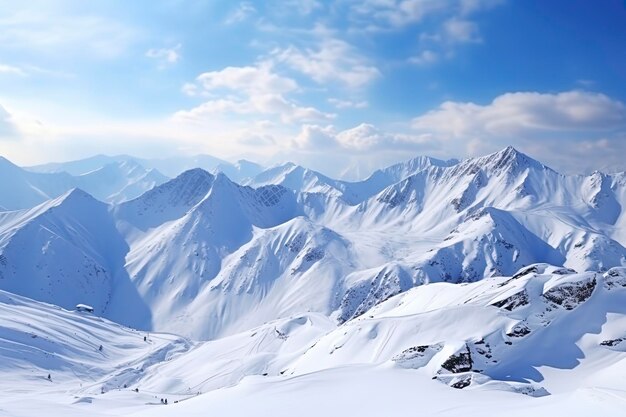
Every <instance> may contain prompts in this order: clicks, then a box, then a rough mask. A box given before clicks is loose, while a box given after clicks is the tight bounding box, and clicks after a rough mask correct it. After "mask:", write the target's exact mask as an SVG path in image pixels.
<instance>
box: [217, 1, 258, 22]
mask: <svg viewBox="0 0 626 417" xmlns="http://www.w3.org/2000/svg"><path fill="white" fill-rule="evenodd" d="M256 11H257V10H256V8H255V7H254V5H253V4H252V3H250V2H249V1H244V2H241V3H239V5H238V6H237V8H236V9H235V10H234V11H233V12H232V13H231V14H230V15H229V16H228V17H227V18H226V21H225V22H224V23H225V24H227V25H232V24H235V23H240V22H243V21H244V20H247V19H248V18H249V17H250V16H252V15H253V14H255V13H256Z"/></svg>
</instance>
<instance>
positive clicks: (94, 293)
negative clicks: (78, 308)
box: [0, 189, 128, 313]
mask: <svg viewBox="0 0 626 417" xmlns="http://www.w3.org/2000/svg"><path fill="white" fill-rule="evenodd" d="M0 225H1V226H0V285H1V286H2V288H3V289H5V290H9V291H11V292H14V293H16V294H23V295H27V296H29V297H34V298H37V299H38V300H42V301H47V302H52V303H55V304H57V305H60V306H63V307H65V308H72V307H74V306H75V305H76V304H77V303H88V304H90V305H92V306H93V307H94V308H95V309H96V311H98V312H100V313H101V312H102V311H103V310H104V309H105V308H106V306H107V304H108V303H109V301H110V298H111V294H112V291H113V287H114V285H115V281H114V278H113V275H114V274H115V273H116V272H117V270H118V269H119V268H121V266H122V265H121V264H120V260H121V259H123V257H124V254H125V253H126V251H127V248H128V246H127V245H126V242H125V241H124V239H123V238H122V237H121V236H120V234H119V233H118V231H117V229H116V227H115V224H114V222H113V221H112V219H111V217H110V216H109V213H108V210H107V206H106V205H105V204H103V203H101V202H99V201H97V200H95V199H94V198H93V197H91V196H90V195H89V194H87V193H85V192H83V191H81V190H78V189H74V190H72V191H69V192H68V193H66V194H64V195H63V196H61V197H59V198H57V199H55V200H51V201H49V202H46V203H44V204H42V205H40V206H37V207H35V208H33V209H31V210H26V211H16V212H9V213H2V214H0Z"/></svg>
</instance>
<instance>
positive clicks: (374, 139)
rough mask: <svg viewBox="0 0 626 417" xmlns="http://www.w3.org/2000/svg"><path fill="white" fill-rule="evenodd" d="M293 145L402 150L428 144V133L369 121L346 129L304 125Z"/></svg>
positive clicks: (359, 150) (321, 149) (364, 150)
mask: <svg viewBox="0 0 626 417" xmlns="http://www.w3.org/2000/svg"><path fill="white" fill-rule="evenodd" d="M293 144H294V146H295V147H296V148H297V149H303V150H308V151H313V152H324V151H325V150H328V149H329V148H332V149H333V150H335V151H340V152H341V151H343V152H347V153H354V152H357V153H359V154H362V155H364V154H368V153H371V152H372V151H376V152H380V151H383V152H386V151H392V152H398V151H400V152H406V151H407V150H413V151H415V150H419V149H426V148H430V147H432V146H433V145H434V144H433V142H432V138H431V137H430V136H429V135H410V134H402V133H390V132H384V131H382V130H380V129H378V128H377V127H375V126H374V125H372V124H369V123H361V124H359V125H357V126H355V127H352V128H350V129H345V130H342V131H337V130H336V129H335V128H334V127H333V126H330V125H329V126H319V125H304V126H302V129H301V131H300V133H299V134H298V135H297V136H296V138H295V140H294V142H293Z"/></svg>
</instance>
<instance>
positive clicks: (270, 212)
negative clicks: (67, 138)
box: [0, 147, 626, 415]
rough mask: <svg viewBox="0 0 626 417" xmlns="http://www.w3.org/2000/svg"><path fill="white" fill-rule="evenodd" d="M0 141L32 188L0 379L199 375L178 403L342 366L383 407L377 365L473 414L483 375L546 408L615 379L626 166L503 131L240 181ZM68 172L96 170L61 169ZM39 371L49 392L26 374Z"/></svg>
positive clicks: (334, 381)
mask: <svg viewBox="0 0 626 417" xmlns="http://www.w3.org/2000/svg"><path fill="white" fill-rule="evenodd" d="M0 162H2V164H0V169H1V170H2V172H4V173H5V174H6V175H7V176H10V177H11V178H15V181H10V182H5V183H4V185H3V187H5V188H4V189H2V190H0V191H2V193H0V198H2V199H4V200H2V201H10V202H12V203H11V204H14V207H13V208H16V207H15V206H19V205H20V204H21V205H23V206H26V207H28V208H25V209H21V210H13V211H7V212H2V213H0V311H1V312H2V315H1V316H0V346H3V349H2V350H0V357H1V358H2V360H0V363H1V364H2V365H0V373H2V372H4V373H5V374H4V375H7V379H8V378H9V377H8V376H9V375H14V376H16V378H17V382H18V386H21V387H30V388H28V389H25V390H22V391H20V390H19V389H17V391H16V390H12V389H11V388H10V387H7V389H8V390H10V391H11V392H13V393H14V395H15V396H16V398H20V399H28V400H29V401H31V400H32V401H33V403H34V404H38V405H39V406H40V407H42V406H44V404H46V402H47V401H50V402H53V403H54V404H55V407H56V406H59V404H60V403H63V404H64V405H63V407H62V409H63V410H64V412H67V413H69V414H72V413H80V412H83V414H84V413H85V412H87V413H89V414H94V413H97V412H100V411H102V410H103V409H102V408H101V407H103V406H104V405H103V404H111V403H113V404H115V406H116V407H119V410H120V411H119V413H126V412H125V411H122V410H129V409H131V410H132V411H133V412H134V411H142V410H143V409H142V407H144V406H145V404H146V403H151V402H154V403H157V404H158V403H159V402H158V397H159V396H168V397H170V398H172V399H177V400H178V399H189V398H190V397H191V396H196V395H198V394H200V393H207V392H208V394H206V396H205V395H201V396H200V397H199V398H197V399H193V400H192V399H190V400H189V401H188V402H185V404H184V405H183V404H181V405H180V407H181V408H177V407H179V406H178V405H177V407H172V410H175V411H172V413H174V414H176V413H178V415H179V414H181V413H182V414H186V415H187V414H190V415H191V414H193V413H198V412H200V410H206V409H207V408H210V409H212V410H220V409H221V410H225V408H224V407H225V405H226V404H227V403H231V404H232V402H233V401H232V400H233V399H236V398H241V397H242V396H243V397H247V396H249V395H253V394H252V393H251V391H254V392H262V393H267V395H274V396H276V398H279V399H281V400H282V401H286V398H287V396H295V398H299V399H300V400H304V399H302V398H301V396H302V395H301V394H300V393H299V391H298V387H299V386H300V385H299V384H303V383H306V384H309V385H311V386H320V387H324V388H320V390H321V391H320V393H321V394H320V395H323V393H328V392H329V391H327V390H328V389H334V390H340V389H341V388H340V387H341V386H342V385H341V384H343V386H346V385H347V386H350V384H353V383H356V385H355V387H358V388H354V387H353V388H349V389H347V390H348V391H347V393H349V395H351V396H353V397H354V398H359V399H360V402H359V403H362V404H365V405H367V406H365V405H364V406H363V409H362V410H360V411H361V412H362V413H363V415H377V413H376V412H375V411H376V410H379V408H377V407H379V406H378V405H377V403H376V401H374V399H373V398H372V395H373V392H371V391H369V388H368V384H375V385H376V383H375V382H376V381H377V380H380V381H385V384H386V385H387V386H388V387H387V388H386V389H388V394H389V395H391V394H392V393H397V392H405V391H406V386H407V385H409V386H412V387H413V386H418V387H420V389H423V390H426V391H427V392H429V393H436V395H435V397H436V398H438V399H439V400H440V401H441V402H442V404H443V403H448V402H451V403H455V404H457V403H458V404H464V405H467V407H469V409H471V410H478V411H476V415H485V412H486V410H487V408H485V407H486V406H485V405H484V404H483V403H482V402H480V401H483V400H480V399H487V398H489V399H492V398H494V396H495V398H498V401H502V404H509V403H515V404H518V405H519V406H520V407H522V409H527V408H528V406H529V404H528V403H526V401H527V400H526V399H520V398H531V397H542V398H539V399H533V401H539V402H541V401H543V403H541V404H544V407H545V409H551V407H552V410H555V409H556V410H559V409H560V408H559V404H562V402H567V401H568V398H569V397H568V396H574V397H575V398H581V395H583V396H584V393H585V392H588V391H586V390H589V389H593V390H597V389H598V387H604V388H602V389H610V390H611V391H610V392H611V393H612V394H611V395H613V397H611V398H613V399H612V400H610V401H609V406H608V408H607V412H613V411H615V410H616V409H615V408H614V407H613V405H614V404H618V402H616V401H615V399H614V395H617V396H618V398H620V396H622V397H624V398H626V393H625V392H624V391H623V390H621V391H619V389H620V388H619V387H620V386H623V384H622V382H623V381H622V380H623V377H622V376H621V375H623V371H624V366H623V364H624V363H626V362H624V361H625V360H626V357H625V356H624V349H623V348H622V344H624V343H626V311H625V310H624V309H623V307H622V306H623V305H626V303H625V301H626V300H625V298H624V297H625V296H626V292H625V291H626V290H625V288H626V269H625V268H624V267H626V248H625V247H624V246H625V245H626V215H625V214H624V210H623V207H624V205H625V204H626V176H625V174H624V173H617V174H611V175H607V174H603V173H600V172H594V173H593V174H591V175H587V176H565V175H561V174H559V173H557V172H555V171H554V170H552V169H550V168H549V167H546V166H544V165H542V164H541V163H540V162H538V161H535V160H533V159H532V158H530V157H528V156H526V155H524V154H522V153H520V152H518V151H517V150H515V149H513V148H511V147H509V148H506V149H503V150H502V151H499V152H496V153H493V154H491V155H487V156H484V157H479V158H470V159H466V160H463V161H446V162H444V161H437V160H434V159H430V158H416V159H414V160H411V161H408V162H407V163H404V164H398V165H395V166H392V167H390V168H388V169H384V170H380V171H377V172H376V173H374V174H373V175H372V176H371V177H369V178H368V179H366V180H364V181H361V182H353V183H350V182H345V181H338V180H334V179H332V178H329V177H326V176H323V175H322V174H319V173H317V172H314V171H311V170H308V169H306V168H303V167H299V166H296V165H293V164H285V165H281V166H277V167H273V168H270V169H267V170H265V171H263V172H260V173H256V175H254V178H253V179H251V180H249V181H242V182H243V183H244V184H247V185H241V184H240V183H238V182H236V181H233V180H232V179H231V178H229V177H228V176H227V175H224V174H223V173H216V172H208V171H207V170H204V169H202V168H193V169H190V170H187V171H185V172H183V173H182V174H180V175H178V176H176V177H175V178H173V179H171V180H167V181H166V179H165V178H164V177H163V176H162V175H160V174H158V172H157V171H155V170H153V169H150V168H148V169H146V168H143V166H142V165H138V163H137V161H133V160H124V161H108V162H107V164H105V165H104V166H100V167H99V168H96V169H94V170H91V171H88V172H83V173H80V174H79V175H70V174H68V173H34V172H30V171H26V170H23V169H20V168H19V167H16V166H14V165H13V164H10V163H9V162H8V161H5V160H3V161H0ZM92 162H93V163H94V164H100V163H102V162H103V161H102V160H99V159H98V158H95V159H94V160H93V161H91V160H89V161H87V162H85V161H83V162H81V163H80V164H78V163H77V165H75V166H74V168H75V169H77V170H79V169H84V168H86V167H87V165H88V164H90V163H92ZM81 164H82V165H81ZM240 167H241V170H240V172H242V173H243V172H246V173H253V172H254V171H255V170H258V167H256V166H252V167H251V166H248V165H246V164H245V163H242V164H241V165H240ZM70 168H71V167H70ZM74 168H71V169H74ZM75 173H76V172H75ZM242 175H243V174H242ZM246 175H247V174H246ZM62 180H63V181H67V183H63V182H62ZM59 184H62V185H63V186H60V185H59ZM77 184H79V185H80V186H81V187H82V188H84V189H85V190H91V192H90V193H88V192H87V191H82V190H80V189H75V188H72V189H69V191H68V190H67V189H65V188H64V187H71V186H76V185H77ZM46 186H47V187H49V188H46ZM54 187H57V188H54ZM53 191H54V193H58V195H59V196H58V197H55V198H53V199H47V197H48V196H50V194H54V193H53ZM144 191H145V192H144ZM140 192H142V193H141V195H138V196H135V197H134V198H130V196H132V195H133V194H139V193H140ZM92 195H93V196H92ZM18 197H19V198H18ZM96 197H97V198H96ZM99 199H101V200H106V201H108V202H109V203H105V202H102V201H99ZM40 200H41V201H42V202H40V204H38V205H37V203H38V202H39V201H40ZM43 200H45V201H43ZM16 202H18V203H19V204H18V203H16ZM7 208H8V207H7ZM35 300H36V301H35ZM42 302H47V303H51V304H55V305H56V306H59V307H53V306H48V305H45V304H42ZM78 303H84V304H88V305H90V306H92V307H93V309H94V314H95V315H97V316H102V317H104V318H106V319H104V318H103V319H96V318H89V317H88V316H87V317H83V316H82V315H77V314H79V313H76V312H74V313H72V312H70V311H69V310H73V309H74V308H75V306H76V305H77V304H78ZM61 308H62V309H61ZM63 309H64V310H63ZM81 314H87V313H81ZM24 317H25V318H24ZM124 325H125V326H130V327H132V328H135V329H138V330H139V331H141V333H138V332H137V331H134V330H132V329H130V328H125V327H123V326H124ZM147 332H151V333H150V334H148V333H147ZM153 332H170V333H175V334H178V335H181V337H175V336H169V335H162V334H153ZM71 335H73V337H72V336H71ZM144 336H145V340H144V339H143V337H144ZM186 338H191V339H195V340H200V341H202V342H198V343H196V342H191V341H189V340H188V339H186ZM100 345H102V346H103V348H102V350H101V349H100V348H99V346H100ZM94 346H97V347H96V348H95V350H94ZM125 350H127V351H125ZM5 358H6V360H4V359H5ZM78 358H84V360H82V361H81V360H79V359H78ZM89 369H93V372H92V373H90V371H89ZM46 373H50V374H54V375H53V378H52V381H50V380H48V379H47V378H46V377H45V375H46ZM57 381H58V382H59V384H60V385H58V386H56V385H54V384H55V383H56V382H57ZM357 381H358V382H357ZM620 381H622V382H620ZM340 382H341V384H340ZM40 384H48V385H45V386H46V387H48V388H46V389H44V392H45V393H46V394H45V395H44V396H43V399H39V398H32V397H29V396H28V395H27V394H24V392H26V393H29V392H32V390H34V389H40V388H42V387H43V386H44V385H41V386H40ZM51 384H52V385H51ZM620 384H622V385H620ZM124 385H126V387H124ZM281 387H282V388H281ZM289 387H293V389H291V388H289ZM450 387H452V388H462V390H452V389H450ZM607 387H608V388H607ZM124 388H126V389H124ZM218 388H221V390H219V391H216V390H217V389H218ZM131 389H139V390H140V392H136V391H130V390H131ZM281 389H282V391H281ZM118 390H119V391H118ZM277 390H278V391H277ZM294 390H295V391H294ZM441 390H443V391H441ZM616 390H617V391H616ZM460 391H462V392H466V391H470V392H472V395H471V396H469V397H468V396H465V394H458V393H457V392H460ZM68 392H69V393H70V395H71V396H74V397H75V398H74V399H75V400H76V401H75V404H71V403H69V402H68V400H67V393H68ZM453 392H454V393H453ZM594 392H596V391H594ZM603 392H604V391H603ZM607 392H608V391H607ZM408 394H409V393H408V392H407V395H408ZM519 394H526V395H519ZM549 394H553V395H549ZM24 395H27V396H26V397H23V396H24ZM607 395H609V394H607ZM155 396H156V397H155ZM544 397H545V398H549V399H548V400H543V398H544ZM602 398H604V397H602ZM229 399H230V400H231V401H229ZM477 399H478V400H477ZM155 400H156V401H155ZM42 401H43V402H42ZM107 401H108V402H107ZM258 401H259V404H260V405H259V407H261V408H263V407H268V408H267V409H266V410H267V411H268V412H269V411H270V410H271V408H269V407H271V406H275V405H276V404H277V402H276V401H274V400H268V399H259V400H258ZM476 401H478V402H476ZM555 401H556V402H555ZM235 402H237V401H235ZM589 403H592V404H595V403H594V401H586V402H585V403H584V404H589ZM94 404H95V405H94ZM99 404H101V405H99ZM394 404H399V405H398V406H399V407H400V406H401V407H400V408H398V409H406V407H407V406H408V405H407V404H406V403H405V399H401V400H400V401H399V403H398V402H397V401H396V402H394ZM437 404H439V403H438V402H435V403H432V402H429V403H428V404H427V406H425V407H426V409H429V410H434V411H433V412H435V411H437V412H445V409H444V408H442V407H440V406H438V405H437ZM568 404H569V403H568ZM571 404H574V405H572V406H571V407H570V406H569V405H568V407H570V408H567V410H570V411H573V412H578V411H580V410H583V411H584V410H585V408H584V407H583V408H579V407H578V405H579V403H577V402H576V401H574V402H572V403H571ZM338 406H341V405H340V404H338ZM16 407H17V406H16V404H15V403H13V402H11V401H8V402H7V401H3V400H2V398H1V396H0V409H7V410H17V409H18V408H16ZM125 407H129V408H125ZM238 407H239V409H238V411H237V413H238V414H242V415H243V414H246V413H249V412H250V409H248V408H247V406H245V404H244V405H239V406H238ZM322 408H323V407H322ZM287 409H290V408H289V407H287ZM462 409H464V410H465V411H464V413H465V414H467V410H466V409H465V408H463V407H462ZM542 409H544V408H542ZM87 410H88V411H87ZM320 410H321V409H320V405H319V404H311V407H310V410H309V409H307V412H308V413H309V415H315V414H316V413H317V412H319V411H320ZM390 410H394V408H393V407H391V408H390ZM144 411H145V410H144ZM273 411H274V414H276V413H275V411H276V410H273ZM326 411H329V410H326ZM379 411H381V410H379ZM561 411H562V410H561ZM587 411H588V409H587ZM9 412H10V411H9ZM103 412H104V411H103ZM152 412H154V411H151V413H152ZM381 412H382V411H381ZM159 413H164V415H169V413H170V411H169V409H168V410H166V411H159ZM237 413H235V414H237ZM278 415H281V413H280V412H278ZM452 415H458V414H454V413H453V414H452ZM470 415H471V414H470Z"/></svg>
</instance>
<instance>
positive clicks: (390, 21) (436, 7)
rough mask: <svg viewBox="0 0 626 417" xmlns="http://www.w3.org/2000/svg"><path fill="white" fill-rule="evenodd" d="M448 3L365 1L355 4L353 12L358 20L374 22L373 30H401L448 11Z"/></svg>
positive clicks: (422, 0) (420, 0) (410, 0)
mask: <svg viewBox="0 0 626 417" xmlns="http://www.w3.org/2000/svg"><path fill="white" fill-rule="evenodd" d="M448 7H449V2H448V1H430V0H364V1H361V2H355V5H354V6H353V8H352V10H353V12H354V14H355V16H354V17H355V18H357V19H365V20H368V21H369V20H372V19H373V20H374V21H377V22H378V25H379V26H370V28H371V29H384V28H400V27H404V26H406V25H409V24H412V23H416V22H419V21H421V20H422V19H423V18H424V17H426V16H428V15H431V14H435V13H438V12H441V11H442V10H446V9H447V8H448Z"/></svg>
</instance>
